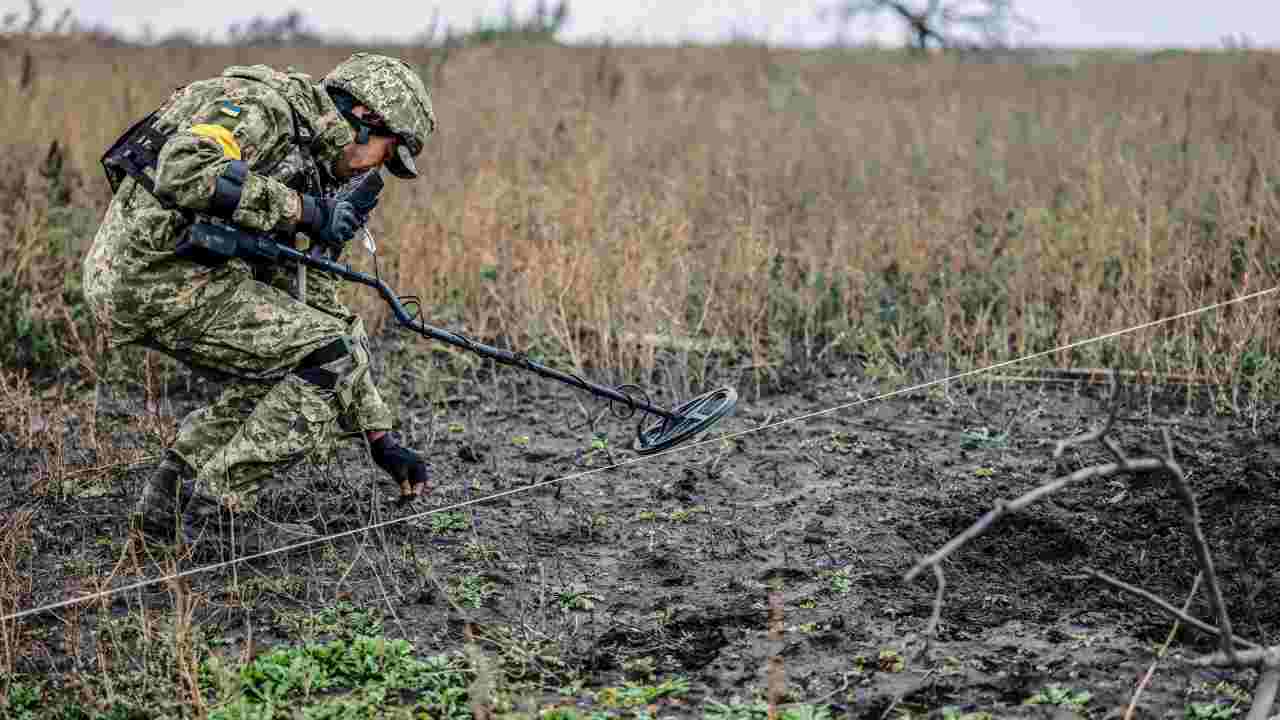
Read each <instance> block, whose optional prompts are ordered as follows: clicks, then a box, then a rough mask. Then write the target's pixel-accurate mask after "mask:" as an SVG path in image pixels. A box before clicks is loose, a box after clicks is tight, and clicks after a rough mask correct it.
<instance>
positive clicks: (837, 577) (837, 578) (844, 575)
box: [831, 567, 853, 595]
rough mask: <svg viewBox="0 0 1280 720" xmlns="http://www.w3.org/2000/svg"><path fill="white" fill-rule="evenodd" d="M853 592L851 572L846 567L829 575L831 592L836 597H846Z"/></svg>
mask: <svg viewBox="0 0 1280 720" xmlns="http://www.w3.org/2000/svg"><path fill="white" fill-rule="evenodd" d="M852 590H853V576H852V571H851V570H849V568H847V567H842V568H840V569H839V570H836V571H835V572H833V573H831V592H833V593H835V594H836V595H848V594H849V593H850V592H851V591H852Z"/></svg>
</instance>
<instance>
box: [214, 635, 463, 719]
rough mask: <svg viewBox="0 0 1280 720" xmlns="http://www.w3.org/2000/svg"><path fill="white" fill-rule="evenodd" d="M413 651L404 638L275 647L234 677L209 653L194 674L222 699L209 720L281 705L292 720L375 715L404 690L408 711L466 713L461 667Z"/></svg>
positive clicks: (259, 713) (263, 713) (262, 712)
mask: <svg viewBox="0 0 1280 720" xmlns="http://www.w3.org/2000/svg"><path fill="white" fill-rule="evenodd" d="M412 651H413V647H412V646H411V645H410V644H409V643H408V641H406V640H387V639H386V638H382V637H358V638H355V639H353V640H334V641H332V642H329V643H325V644H309V645H304V646H301V647H281V648H276V649H274V650H272V651H271V652H268V653H266V654H263V655H260V656H258V657H257V658H256V659H255V660H253V661H252V662H251V663H249V664H248V665H246V666H244V667H242V668H240V669H239V671H238V672H236V671H235V670H234V669H232V668H227V667H224V666H223V661H222V659H221V658H219V657H218V656H216V655H214V656H211V657H210V658H209V659H208V660H206V661H205V663H204V665H203V666H202V673H201V674H202V677H204V678H205V679H206V680H207V681H208V682H209V684H210V685H211V686H216V687H217V689H218V691H219V692H218V693H217V694H219V695H221V700H222V702H220V703H219V706H218V707H217V708H216V709H215V710H213V711H212V712H211V713H210V714H209V718H210V720H243V719H245V718H269V717H277V714H276V713H277V711H278V709H280V708H285V707H289V708H297V709H298V714H297V716H298V717H303V718H308V720H311V719H316V720H321V719H323V720H329V719H332V720H338V719H339V718H344V719H345V718H357V717H360V718H362V717H375V716H376V715H375V714H374V712H375V711H382V710H383V709H384V708H386V707H387V706H388V705H389V704H393V703H394V699H395V698H397V697H399V696H400V695H401V691H409V690H411V691H413V692H414V694H415V695H416V696H417V698H418V701H417V704H416V705H415V706H414V709H415V710H418V711H420V712H423V713H425V712H428V711H430V712H431V716H432V717H447V718H461V717H467V716H469V708H468V706H467V697H466V688H467V679H466V676H465V674H464V673H463V671H462V669H461V668H460V667H457V666H455V664H454V662H453V661H451V660H450V659H449V658H447V657H444V656H436V657H429V658H426V659H418V658H415V657H414V656H413V653H412ZM210 689H213V688H212V687H211V688H210ZM339 693H341V694H339ZM317 696H319V697H320V699H319V700H318V701H317V702H315V703H314V704H308V702H309V701H311V700H313V699H315V698H317ZM415 716H416V715H415ZM397 717H398V716H397Z"/></svg>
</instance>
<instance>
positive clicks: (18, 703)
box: [0, 682, 40, 720]
mask: <svg viewBox="0 0 1280 720" xmlns="http://www.w3.org/2000/svg"><path fill="white" fill-rule="evenodd" d="M39 706H40V686H39V685H27V684H25V683H20V682H15V683H13V684H12V685H10V686H9V695H8V697H7V698H5V704H4V705H3V706H0V709H3V710H5V711H6V712H7V713H8V715H7V717H12V718H14V720H27V718H34V717H35V716H36V715H35V712H36V708H37V707H39Z"/></svg>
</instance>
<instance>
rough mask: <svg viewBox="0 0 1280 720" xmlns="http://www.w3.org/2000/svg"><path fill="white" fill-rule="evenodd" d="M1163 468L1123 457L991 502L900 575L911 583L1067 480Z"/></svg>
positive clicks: (1148, 460)
mask: <svg viewBox="0 0 1280 720" xmlns="http://www.w3.org/2000/svg"><path fill="white" fill-rule="evenodd" d="M1164 467H1165V463H1164V461H1163V460H1160V459H1158V458H1138V459H1136V460H1134V459H1125V460H1124V461H1123V462H1111V463H1107V464H1105V465H1093V466H1090V467H1086V468H1080V469H1079V470H1077V471H1075V472H1073V473H1071V474H1070V475H1064V476H1063V477H1060V478H1058V479H1056V480H1053V481H1052V482H1048V483H1045V484H1044V485H1041V486H1040V487H1037V488H1036V489H1034V490H1032V491H1030V492H1028V493H1026V494H1025V495H1022V496H1021V497H1019V498H1017V499H1015V500H1011V501H1005V500H997V501H996V503H995V507H993V508H991V510H989V511H987V514H985V515H983V516H982V517H980V518H978V520H977V522H975V523H974V524H973V525H971V526H969V528H968V529H967V530H965V531H964V532H962V533H960V534H959V535H957V536H955V537H954V538H952V539H951V540H949V541H948V542H947V544H945V545H943V546H942V547H941V548H939V549H938V550H937V551H936V552H934V553H933V554H932V555H929V556H927V557H925V558H924V559H922V560H920V561H919V562H917V563H916V564H915V566H914V567H912V568H911V569H910V570H909V571H907V574H906V575H904V576H903V579H904V580H906V581H907V582H911V581H912V580H915V579H916V577H917V576H918V575H919V574H920V573H921V572H924V570H925V569H927V568H928V567H930V566H931V565H937V564H938V563H940V562H942V561H943V560H946V559H947V557H948V556H950V555H951V554H952V553H954V552H955V551H956V550H959V549H960V548H961V547H963V546H964V544H965V543H967V542H969V541H970V540H972V539H974V538H976V537H978V536H979V535H981V534H983V533H984V532H986V531H987V530H988V529H989V528H990V527H991V526H992V525H993V524H995V522H996V521H997V520H999V519H1000V518H1001V517H1003V516H1005V515H1007V514H1009V513H1013V512H1017V511H1019V510H1022V509H1023V508H1025V507H1027V506H1028V505H1031V504H1032V503H1034V502H1036V501H1037V500H1039V499H1040V498H1042V497H1044V496H1046V495H1051V494H1053V493H1055V492H1057V491H1058V490H1061V489H1062V488H1064V487H1066V486H1067V485H1070V484H1071V483H1074V482H1080V481H1082V480H1088V479H1090V478H1095V477H1099V478H1105V477H1110V476H1112V475H1115V474H1116V473H1122V472H1151V471H1153V470H1160V469H1163V468H1164Z"/></svg>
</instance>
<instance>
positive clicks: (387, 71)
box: [322, 53, 436, 178]
mask: <svg viewBox="0 0 1280 720" xmlns="http://www.w3.org/2000/svg"><path fill="white" fill-rule="evenodd" d="M322 84H323V85H324V87H325V89H326V90H341V91H343V92H345V93H347V94H349V95H350V96H351V97H353V98H355V99H356V100H357V101H359V103H360V104H361V105H364V106H365V107H367V108H369V109H370V110H371V111H373V112H374V113H376V114H377V115H378V116H379V117H380V118H381V120H382V124H383V125H384V126H385V128H386V129H387V130H388V131H389V132H390V134H392V135H395V136H396V137H397V138H399V139H400V142H399V143H397V145H396V152H395V154H394V155H392V156H391V158H390V159H389V160H388V161H387V169H388V170H390V171H391V173H392V174H393V175H395V176H396V177H401V178H415V177H417V176H418V167H417V164H416V163H415V162H414V160H413V159H414V158H415V157H417V155H418V153H420V152H422V145H423V143H425V142H426V140H427V136H428V135H430V134H431V133H432V132H434V131H435V129H436V115H435V113H434V112H433V111H432V109H431V95H430V93H428V92H427V88H426V86H425V85H424V84H423V82H422V78H421V77H419V76H418V73H417V72H415V71H414V70H413V68H412V67H410V66H409V64H408V63H406V62H404V61H403V60H398V59H396V58H393V57H387V56H386V55H374V54H372V53H356V54H354V55H352V56H351V57H349V58H347V59H346V60H344V61H342V63H341V64H339V65H338V66H337V67H335V68H334V69H333V71H332V72H330V73H329V74H328V75H326V76H325V78H324V81H323V83H322ZM348 119H352V118H351V116H348Z"/></svg>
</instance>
